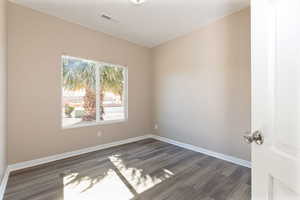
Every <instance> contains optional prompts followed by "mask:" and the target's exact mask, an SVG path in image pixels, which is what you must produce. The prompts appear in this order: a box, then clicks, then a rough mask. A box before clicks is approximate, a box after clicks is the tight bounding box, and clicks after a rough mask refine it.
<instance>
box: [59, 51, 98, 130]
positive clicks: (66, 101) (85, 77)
mask: <svg viewBox="0 0 300 200" xmlns="http://www.w3.org/2000/svg"><path fill="white" fill-rule="evenodd" d="M62 62H63V86H62V87H63V89H62V90H63V91H62V92H63V103H62V116H63V127H68V126H72V125H85V124H89V123H91V122H95V121H96V80H95V77H96V76H95V71H96V70H95V68H96V64H95V63H94V62H89V61H85V60H81V59H77V58H71V57H67V56H64V57H63V60H62Z"/></svg>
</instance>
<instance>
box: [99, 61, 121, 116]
mask: <svg viewBox="0 0 300 200" xmlns="http://www.w3.org/2000/svg"><path fill="white" fill-rule="evenodd" d="M124 72H125V71H124V68H123V67H114V66H102V67H101V69H100V86H101V88H100V103H99V106H100V108H99V113H100V120H102V121H108V120H120V119H125V106H124V102H125V101H124V96H125V95H124V87H125V78H124V75H125V73H124Z"/></svg>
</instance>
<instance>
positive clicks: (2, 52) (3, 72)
mask: <svg viewBox="0 0 300 200" xmlns="http://www.w3.org/2000/svg"><path fill="white" fill-rule="evenodd" d="M6 10H7V5H6V0H0V181H1V178H2V175H3V172H4V170H5V167H6V128H7V127H6V124H7V123H6V122H7V120H6V117H7V116H6V114H7V112H6V110H7V109H6V108H7V106H6V97H7V95H6V94H7V84H6V76H7V59H6V58H7V26H6Z"/></svg>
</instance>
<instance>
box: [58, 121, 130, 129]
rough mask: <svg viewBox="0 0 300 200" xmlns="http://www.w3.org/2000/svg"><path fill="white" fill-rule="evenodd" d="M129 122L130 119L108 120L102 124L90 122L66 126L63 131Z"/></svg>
mask: <svg viewBox="0 0 300 200" xmlns="http://www.w3.org/2000/svg"><path fill="white" fill-rule="evenodd" d="M125 122H128V119H116V120H106V121H100V122H88V123H85V124H76V125H69V126H65V127H63V128H62V129H63V130H65V129H73V128H84V127H89V126H102V125H110V124H118V123H125Z"/></svg>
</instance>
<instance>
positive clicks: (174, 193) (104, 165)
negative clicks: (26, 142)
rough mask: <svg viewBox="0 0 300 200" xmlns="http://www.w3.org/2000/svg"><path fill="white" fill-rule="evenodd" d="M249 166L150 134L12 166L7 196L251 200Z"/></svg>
mask: <svg viewBox="0 0 300 200" xmlns="http://www.w3.org/2000/svg"><path fill="white" fill-rule="evenodd" d="M250 191H251V172H250V169H248V168H245V167H241V166H238V165H235V164H232V163H229V162H226V161H223V160H220V159H217V158H213V157H210V156H207V155H204V154H201V153H197V152H193V151H189V150H186V149H183V148H180V147H177V146H174V145H171V144H167V143H164V142H160V141H157V140H154V139H146V140H142V141H138V142H134V143H130V144H126V145H121V146H118V147H113V148H109V149H105V150H100V151H96V152H92V153H88V154H84V155H80V156H76V157H72V158H68V159H64V160H60V161H56V162H52V163H48V164H45V165H41V166H37V167H33V168H29V169H24V170H20V171H16V172H13V173H12V174H11V175H10V177H9V180H8V185H7V188H6V191H5V195H4V199H5V200H21V199H22V200H25V199H26V200H27V199H28V200H96V199H97V200H129V199H135V200H138V199H139V200H250V199H251V198H250V193H251V192H250Z"/></svg>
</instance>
